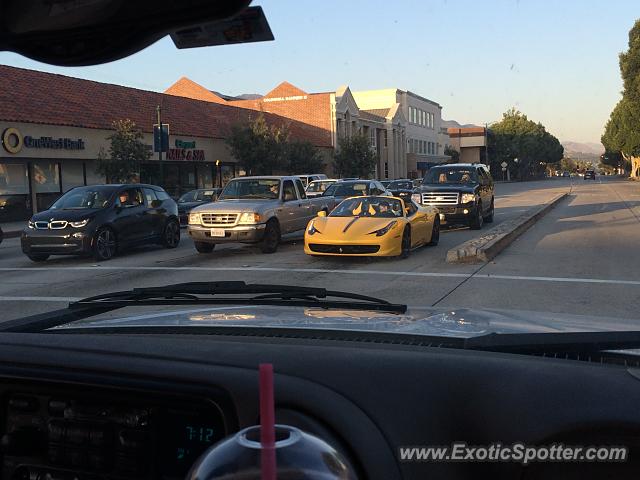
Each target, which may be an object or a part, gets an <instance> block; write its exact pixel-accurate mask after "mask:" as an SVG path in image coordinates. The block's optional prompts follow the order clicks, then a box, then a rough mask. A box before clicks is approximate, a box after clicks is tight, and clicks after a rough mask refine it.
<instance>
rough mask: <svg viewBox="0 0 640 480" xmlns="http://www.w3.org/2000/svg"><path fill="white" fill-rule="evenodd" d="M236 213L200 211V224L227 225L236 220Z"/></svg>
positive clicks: (233, 223)
mask: <svg viewBox="0 0 640 480" xmlns="http://www.w3.org/2000/svg"><path fill="white" fill-rule="evenodd" d="M238 215H239V214H237V213H201V214H200V217H201V218H202V225H204V226H205V227H210V226H229V225H235V224H236V223H237V221H238Z"/></svg>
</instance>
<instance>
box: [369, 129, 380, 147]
mask: <svg viewBox="0 0 640 480" xmlns="http://www.w3.org/2000/svg"><path fill="white" fill-rule="evenodd" d="M369 141H370V143H371V148H373V149H374V150H378V146H377V145H376V129H375V128H370V129H369Z"/></svg>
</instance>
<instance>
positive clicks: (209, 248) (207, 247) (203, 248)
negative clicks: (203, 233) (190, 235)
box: [193, 242, 216, 253]
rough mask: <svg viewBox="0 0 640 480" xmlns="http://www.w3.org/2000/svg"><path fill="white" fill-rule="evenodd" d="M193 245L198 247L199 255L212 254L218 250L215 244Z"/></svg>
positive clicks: (200, 243)
mask: <svg viewBox="0 0 640 480" xmlns="http://www.w3.org/2000/svg"><path fill="white" fill-rule="evenodd" d="M193 245H194V246H195V247H196V252H198V253H211V252H213V249H214V248H216V244H215V243H205V242H193Z"/></svg>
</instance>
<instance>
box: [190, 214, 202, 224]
mask: <svg viewBox="0 0 640 480" xmlns="http://www.w3.org/2000/svg"><path fill="white" fill-rule="evenodd" d="M199 224H200V214H199V213H190V214H189V225H199Z"/></svg>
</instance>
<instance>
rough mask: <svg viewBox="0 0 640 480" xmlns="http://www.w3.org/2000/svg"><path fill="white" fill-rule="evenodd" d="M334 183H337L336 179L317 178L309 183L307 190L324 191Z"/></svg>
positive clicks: (313, 191)
mask: <svg viewBox="0 0 640 480" xmlns="http://www.w3.org/2000/svg"><path fill="white" fill-rule="evenodd" d="M332 183H335V180H316V181H315V182H311V183H310V184H309V186H308V187H307V192H311V193H318V192H324V191H325V190H326V189H327V188H328V187H329V185H331V184H332Z"/></svg>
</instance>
